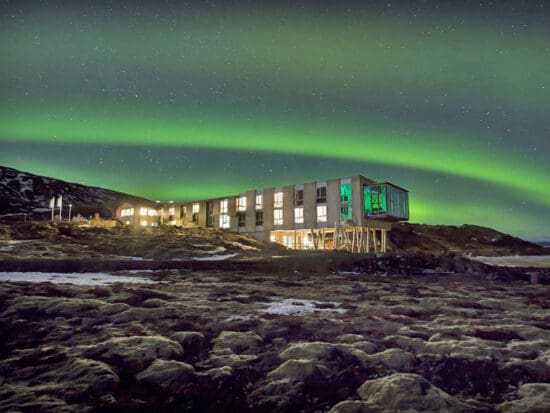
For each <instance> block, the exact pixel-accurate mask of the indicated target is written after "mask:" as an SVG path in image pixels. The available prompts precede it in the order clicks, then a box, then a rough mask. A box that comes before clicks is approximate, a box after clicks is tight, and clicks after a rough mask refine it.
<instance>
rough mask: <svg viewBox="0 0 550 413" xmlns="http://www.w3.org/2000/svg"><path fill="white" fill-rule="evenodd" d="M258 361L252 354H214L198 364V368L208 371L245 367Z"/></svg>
mask: <svg viewBox="0 0 550 413" xmlns="http://www.w3.org/2000/svg"><path fill="white" fill-rule="evenodd" d="M257 359H258V357H257V356H254V355H252V354H234V353H230V354H216V353H214V354H212V355H211V356H210V357H209V358H208V359H207V360H205V361H203V362H200V363H197V366H200V367H204V368H207V369H212V368H217V367H224V366H229V367H232V368H237V367H243V366H246V365H247V364H250V363H252V362H254V361H256V360H257Z"/></svg>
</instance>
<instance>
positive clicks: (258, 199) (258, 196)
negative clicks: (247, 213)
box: [256, 194, 264, 209]
mask: <svg viewBox="0 0 550 413" xmlns="http://www.w3.org/2000/svg"><path fill="white" fill-rule="evenodd" d="M263 207H264V196H263V194H256V209H263Z"/></svg>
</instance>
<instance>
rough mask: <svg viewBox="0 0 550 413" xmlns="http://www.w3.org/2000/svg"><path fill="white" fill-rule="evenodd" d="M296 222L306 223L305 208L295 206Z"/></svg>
mask: <svg viewBox="0 0 550 413" xmlns="http://www.w3.org/2000/svg"><path fill="white" fill-rule="evenodd" d="M294 223H296V224H303V223H304V208H294Z"/></svg>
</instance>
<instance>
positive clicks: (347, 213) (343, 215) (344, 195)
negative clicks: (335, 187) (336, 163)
mask: <svg viewBox="0 0 550 413" xmlns="http://www.w3.org/2000/svg"><path fill="white" fill-rule="evenodd" d="M340 219H341V220H342V221H347V220H350V219H352V213H351V184H342V185H340Z"/></svg>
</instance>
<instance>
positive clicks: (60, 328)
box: [0, 271, 550, 412]
mask: <svg viewBox="0 0 550 413" xmlns="http://www.w3.org/2000/svg"><path fill="white" fill-rule="evenodd" d="M127 275H141V276H146V277H149V278H151V279H153V280H156V281H158V282H157V283H155V284H147V285H137V284H119V283H117V284H113V285H111V286H101V287H99V286H95V287H87V286H74V285H53V284H49V283H34V284H32V283H7V282H4V283H2V285H1V287H0V311H1V313H0V334H1V335H2V337H1V338H0V359H1V360H0V377H1V379H0V380H1V383H0V384H1V386H0V410H3V411H9V410H17V411H36V410H40V411H56V412H59V411H86V410H91V411H99V410H102V411H104V410H110V411H149V410H152V409H162V410H163V411H212V412H219V411H258V412H259V411H262V412H266V411H273V412H275V411H327V410H331V409H332V411H333V412H363V411H380V412H381V411H401V410H406V409H416V410H418V411H429V410H431V411H441V410H446V411H504V412H519V411H541V412H542V411H548V409H549V408H550V384H548V382H549V380H550V350H549V348H550V347H549V344H550V337H549V334H548V330H549V328H550V312H549V311H548V305H549V303H550V301H549V300H548V298H549V296H550V291H549V288H550V287H548V286H546V285H540V284H538V285H530V284H528V283H526V282H522V281H516V282H508V283H502V282H500V281H491V280H487V279H482V278H480V277H474V276H468V275H464V274H454V275H439V276H431V275H428V276H423V277H420V276H417V277H413V278H409V277H408V278H403V277H379V276H368V275H354V274H325V275H311V274H310V275H305V274H289V273H284V274H274V275H262V274H253V273H233V274H228V273H226V272H205V273H193V272H187V273H186V272H182V271H165V272H163V271H157V272H144V273H139V274H133V273H132V274H127Z"/></svg>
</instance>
